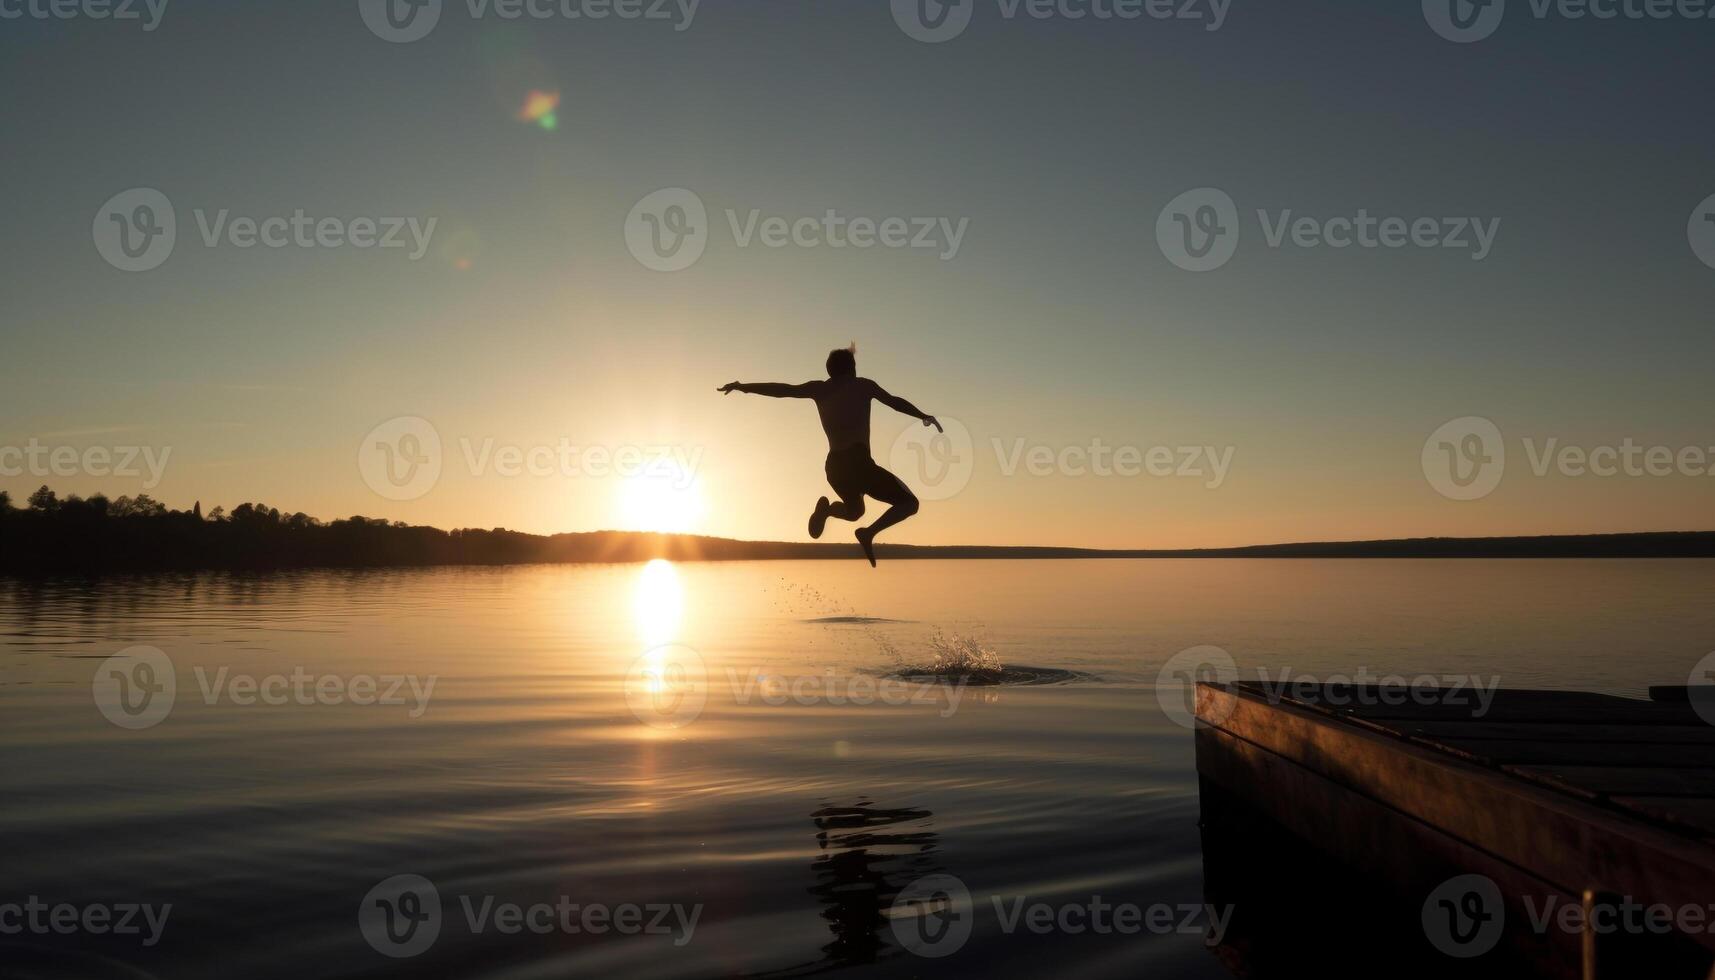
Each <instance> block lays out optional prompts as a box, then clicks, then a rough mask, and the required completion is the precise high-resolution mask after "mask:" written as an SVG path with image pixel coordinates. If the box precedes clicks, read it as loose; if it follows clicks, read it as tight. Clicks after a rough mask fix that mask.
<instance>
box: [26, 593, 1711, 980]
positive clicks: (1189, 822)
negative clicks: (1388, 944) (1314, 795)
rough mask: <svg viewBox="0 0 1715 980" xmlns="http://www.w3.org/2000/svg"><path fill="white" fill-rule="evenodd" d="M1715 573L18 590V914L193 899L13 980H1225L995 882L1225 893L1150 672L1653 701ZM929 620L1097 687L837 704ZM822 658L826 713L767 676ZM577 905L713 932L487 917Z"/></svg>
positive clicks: (59, 951)
mask: <svg viewBox="0 0 1715 980" xmlns="http://www.w3.org/2000/svg"><path fill="white" fill-rule="evenodd" d="M1712 573H1715V563H1711V562H1704V561H1555V562H1539V561H1436V562H1417V561H1335V562H1326V561H1323V562H1318V561H1220V560H1204V561H1139V562H1121V561H1099V562H1051V563H1042V562H896V563H891V564H887V565H884V566H883V568H882V569H880V570H878V571H872V570H871V569H869V568H867V567H865V566H863V565H861V564H859V563H856V562H853V563H849V564H847V563H835V562H805V563H779V562H775V563H745V564H706V565H696V564H692V565H679V566H671V565H665V564H660V563H657V564H653V565H650V566H636V565H629V566H529V567H513V568H500V569H466V568H460V569H430V570H412V571H385V572H361V573H357V572H307V573H294V574H282V575H272V576H262V577H239V576H226V575H204V576H188V577H172V578H148V579H123V580H107V581H105V582H102V583H100V584H89V583H75V582H55V583H32V584H26V583H18V582H0V712H3V716H4V719H5V725H4V728H3V729H0V766H3V767H4V772H5V788H6V792H5V794H4V798H3V802H0V835H3V838H4V840H5V842H6V852H7V855H6V873H5V875H4V879H3V881H0V889H3V893H0V904H3V903H6V902H23V901H25V900H26V899H28V898H29V897H30V896H36V897H38V898H39V899H40V900H42V901H44V902H48V903H50V904H55V903H72V904H74V905H77V906H80V907H87V906H89V905H91V904H95V903H106V904H112V905H120V904H125V903H146V904H151V905H154V906H157V907H159V906H161V905H165V904H167V903H171V906H172V909H171V912H170V913H169V916H168V918H167V920H166V922H165V924H164V926H163V927H162V928H161V930H160V934H159V941H158V942H157V943H155V944H154V945H153V946H144V945H143V944H142V942H141V939H140V938H139V937H135V936H128V937H119V936H91V935H87V934H74V935H56V934H52V933H51V932H50V933H49V934H46V935H42V934H33V933H30V932H28V931H26V932H25V933H23V934H20V935H11V936H0V951H3V952H0V975H4V974H7V972H8V971H11V972H12V973H14V974H16V975H36V971H38V970H40V971H42V972H44V973H46V974H47V975H79V976H146V975H147V976H160V977H226V976H241V975H254V976H294V977H300V976H306V975H309V976H330V977H343V976H391V975H400V976H403V975H441V976H448V975H470V976H485V977H507V978H529V977H564V976H582V975H590V974H596V973H610V974H613V975H622V976H662V977H668V976H727V975H764V976H794V975H804V974H809V973H816V972H821V971H824V970H830V969H845V970H847V972H848V973H849V974H851V975H871V974H873V975H887V976H894V975H898V976H911V975H922V974H926V973H930V972H934V971H936V970H938V969H941V968H943V967H956V968H958V969H959V970H960V972H971V971H978V970H982V971H987V972H991V973H1007V974H1010V975H1050V974H1067V973H1071V972H1073V971H1076V972H1077V973H1078V974H1080V975H1088V976H1127V977H1133V976H1139V975H1149V976H1163V977H1218V976H1226V973H1225V972H1224V970H1222V969H1221V968H1220V967H1219V966H1218V964H1217V963H1216V961H1215V959H1214V957H1212V956H1211V955H1210V954H1209V952H1208V951H1207V950H1206V949H1205V947H1204V940H1203V937H1202V935H1201V934H1197V933H1191V932H1187V933H1169V934H1166V935H1114V934H1108V935H1101V934H1093V933H1089V932H1085V933H1082V934H1070V933H1068V932H1066V931H1063V930H1056V931H1053V932H1050V933H1047V934H1036V933H1034V932H1031V931H1030V930H1028V929H1026V928H1024V927H1022V926H1020V927H1017V928H1014V929H1012V930H1011V931H1008V930H1007V929H1006V928H1005V927H1004V923H1003V922H1002V921H1001V919H1002V918H1003V917H1002V916H1001V915H1000V914H999V913H998V912H997V911H996V908H995V906H994V900H995V899H999V900H1001V902H1002V903H1003V907H1004V908H1007V909H1012V908H1016V907H1017V905H1016V903H1017V901H1018V900H1019V899H1025V900H1026V901H1027V902H1029V903H1037V902H1041V903H1047V904H1050V905H1053V906H1055V907H1057V908H1058V907H1061V906H1065V905H1069V904H1073V905H1083V906H1086V907H1087V906H1088V905H1089V904H1090V903H1091V901H1092V899H1093V898H1094V897H1095V896H1100V899H1101V901H1102V902H1103V903H1105V904H1108V905H1120V904H1125V903H1132V904H1136V905H1139V906H1149V905H1157V904H1170V905H1180V904H1195V903H1199V902H1201V901H1202V892H1201V868H1202V864H1201V860H1202V859H1201V854H1200V850H1199V837H1198V831H1197V826H1196V821H1197V814H1198V805H1197V783H1196V776H1195V769H1194V764H1193V756H1192V748H1191V737H1190V733H1189V731H1188V730H1186V729H1185V728H1183V727H1181V726H1180V725H1178V724H1177V723H1175V722H1174V721H1173V720H1172V719H1171V717H1170V716H1169V714H1168V713H1167V712H1165V711H1164V710H1163V708H1162V706H1161V701H1160V699H1159V698H1158V691H1157V688H1156V680H1157V672H1158V670H1159V669H1160V667H1161V665H1162V664H1163V662H1164V661H1165V660H1166V659H1167V658H1168V657H1169V656H1171V655H1173V654H1174V653H1177V652H1178V651H1180V650H1183V649H1186V648H1188V647H1193V646H1200V645H1215V646H1219V647H1221V648H1223V649H1225V650H1227V651H1228V652H1230V653H1231V655H1232V656H1233V658H1234V659H1235V660H1236V661H1237V662H1238V664H1239V665H1240V666H1241V669H1242V670H1243V671H1245V672H1246V674H1247V676H1255V671H1256V670H1258V669H1264V670H1268V671H1270V672H1271V676H1277V675H1278V673H1279V671H1281V670H1283V669H1284V670H1288V671H1289V672H1290V673H1292V674H1294V675H1297V674H1307V675H1312V676H1328V675H1331V674H1350V673H1353V672H1355V671H1357V670H1358V669H1360V668H1363V669H1366V670H1368V671H1370V672H1371V673H1389V672H1392V673H1398V674H1402V675H1407V676H1411V675H1417V674H1434V675H1468V674H1476V675H1481V676H1484V677H1488V676H1491V675H1494V676H1498V677H1499V678H1500V680H1501V681H1502V683H1503V684H1504V685H1505V686H1511V687H1560V688H1573V689H1586V690H1603V691H1610V692H1614V693H1620V694H1629V695H1638V696H1641V695H1642V694H1643V691H1644V688H1645V687H1646V686H1647V685H1648V684H1651V683H1675V684H1678V683H1685V680H1686V676H1687V673H1688V671H1689V670H1690V669H1691V666H1692V665H1693V664H1695V663H1696V661H1697V660H1698V659H1699V658H1700V657H1702V656H1703V655H1704V654H1706V653H1708V652H1709V651H1710V650H1711V649H1715V603H1711V602H1710V601H1709V592H1710V584H1711V582H1712V581H1715V575H1712ZM937 631H940V632H941V633H943V634H944V635H950V636H959V637H966V638H972V637H974V638H978V639H980V640H981V641H982V642H984V643H986V645H987V646H989V647H990V648H992V649H993V650H995V651H997V652H998V653H999V655H1000V656H1001V658H1002V659H1003V660H1004V661H1005V662H1007V663H1009V664H1017V665H1031V666H1039V667H1052V668H1060V669H1064V670H1070V671H1075V672H1077V674H1076V675H1075V677H1074V678H1073V679H1072V680H1071V681H1070V682H1066V683H1058V684H1048V685H1040V686H1001V687H991V688H987V689H982V690H977V689H966V690H964V691H962V692H957V693H958V696H957V698H956V700H955V699H954V698H952V697H949V696H947V694H946V693H945V691H940V692H932V693H935V696H934V697H919V698H916V699H915V703H911V702H908V703H904V704H886V703H867V704H854V703H847V701H848V700H850V699H838V703H831V699H829V698H826V697H818V696H817V692H828V691H832V692H835V693H838V692H841V691H846V692H849V693H850V694H851V696H852V699H856V700H865V698H864V697H863V695H864V694H865V693H866V692H868V691H871V690H874V686H873V684H874V678H875V676H876V675H878V674H881V673H884V672H886V671H887V670H889V669H891V668H892V667H894V666H896V665H897V663H898V662H899V661H900V660H901V659H902V658H903V659H904V660H907V661H921V660H925V659H927V658H928V656H929V652H930V648H931V637H932V635H933V634H934V633H936V632H937ZM140 644H141V645H148V646H153V647H156V648H159V649H160V650H162V651H164V652H165V654H166V655H167V656H168V657H169V658H170V660H171V664H172V667H173V669H174V677H175V682H176V686H175V690H176V696H175V697H174V699H173V702H172V708H171V711H170V712H169V713H168V714H167V715H166V716H165V717H164V718H162V719H161V720H160V721H159V723H158V724H154V725H153V726H152V727H148V728H142V729H137V730H130V729H126V728H122V727H120V726H118V725H116V724H113V723H111V722H110V721H109V720H108V719H107V718H106V717H104V715H103V713H102V712H101V711H100V710H98V707H97V703H96V696H95V695H94V694H92V690H93V687H92V684H93V682H94V681H95V680H96V679H97V674H98V670H99V669H105V667H109V666H111V664H109V663H108V661H107V658H108V657H110V656H111V655H113V654H115V653H116V652H118V651H120V650H121V649H125V648H129V647H132V646H134V645H140ZM663 644H678V645H682V647H689V648H692V649H694V650H695V651H697V652H698V653H699V654H700V657H701V659H702V661H703V663H704V665H705V667H706V675H704V676H706V685H704V686H701V687H699V686H698V685H697V684H696V683H695V680H696V679H695V678H687V677H685V676H681V675H678V674H669V673H667V672H665V671H660V670H655V671H654V672H653V673H644V674H641V675H640V674H639V673H638V670H639V669H642V670H644V671H650V670H652V669H653V668H652V666H651V665H652V664H653V665H654V667H661V666H662V663H663V662H656V661H651V660H650V659H649V657H647V656H645V653H646V651H648V650H651V649H653V648H657V647H660V646H661V645H663ZM676 649H677V648H676ZM658 656H659V655H658ZM681 656H682V654H680V653H674V654H672V658H679V657H681ZM640 657H642V658H643V659H642V660H640V659H639V658H640ZM673 662H674V663H677V662H678V660H677V659H674V660H673ZM298 669H301V672H302V674H303V675H305V676H307V677H311V678H328V679H330V680H328V681H326V682H327V683H331V684H334V685H336V686H344V685H352V687H351V690H352V691H353V692H355V693H363V690H362V688H361V687H359V686H358V685H359V684H360V683H361V680H362V679H364V678H374V679H376V682H377V683H378V684H379V685H380V692H381V693H386V692H387V688H388V687H389V686H390V685H391V684H392V683H393V681H392V680H391V679H392V678H395V677H399V678H405V680H402V681H400V682H399V683H400V685H401V686H400V691H399V700H401V701H402V702H403V703H399V704H365V705H356V704H351V703H337V704H336V703H316V699H315V698H314V696H313V694H312V695H311V696H310V697H308V698H307V700H308V701H309V703H298V702H299V699H298V698H296V697H293V696H290V695H288V696H287V697H286V703H283V704H265V703H245V702H247V701H251V700H253V699H252V698H251V697H249V696H248V694H249V692H248V690H247V688H246V687H245V681H244V680H243V679H246V678H249V679H255V680H257V681H264V680H266V679H267V678H269V677H273V676H285V677H288V678H289V677H290V676H291V675H292V674H293V672H294V670H298ZM628 676H630V677H631V679H632V683H631V684H630V686H629V687H628V683H627V678H628ZM639 676H642V677H644V678H645V679H646V680H645V688H644V689H643V690H644V694H645V695H647V696H650V697H654V696H657V695H658V696H659V697H660V698H661V699H662V700H656V701H651V702H649V704H652V705H653V706H654V708H655V709H656V710H657V711H671V712H673V713H672V714H671V716H670V717H671V720H673V721H679V720H683V719H684V718H686V717H688V716H689V715H690V714H691V711H690V708H691V707H693V706H694V704H687V703H686V702H683V701H680V700H677V697H678V695H680V694H685V693H687V692H689V693H690V694H692V695H699V696H701V697H702V698H704V699H705V700H704V704H703V706H702V708H701V711H700V713H697V714H695V716H694V718H691V719H690V720H689V721H688V723H686V724H684V725H683V726H682V727H678V728H667V727H657V726H655V725H651V724H645V723H643V721H640V718H643V719H644V720H649V719H648V718H646V717H644V716H645V715H647V714H648V712H647V711H644V712H642V713H641V714H640V713H639V712H636V711H634V710H632V707H633V705H634V704H635V703H636V701H637V697H636V696H637V695H638V691H639V689H638V687H637V678H638V677H639ZM133 677H135V675H133ZM767 678H782V679H785V680H783V681H782V680H767ZM145 679H146V678H145ZM235 679H236V680H237V684H238V686H237V687H233V686H231V685H232V684H233V682H234V680H235ZM793 679H796V683H797V684H798V688H797V690H798V691H799V692H800V696H799V697H796V698H794V697H791V696H784V697H782V696H771V697H769V698H764V696H763V695H764V694H770V695H773V694H778V693H781V692H785V693H788V694H789V693H790V691H791V690H792V688H791V685H792V683H794V680H793ZM413 680H414V681H415V684H416V687H415V688H413V687H412V686H411V681H413ZM854 680H855V681H856V683H855V685H854ZM431 681H432V684H433V686H432V687H428V686H427V685H428V684H429V683H431ZM216 683H219V684H221V685H222V686H221V687H220V688H219V690H218V691H216V692H215V693H214V695H213V696H212V702H211V701H210V697H209V696H208V695H206V694H205V688H206V687H209V686H210V685H213V684H216ZM866 683H867V684H868V685H869V686H865V685H866ZM783 684H784V685H785V686H784V687H783V686H781V685H783ZM648 685H654V686H653V687H650V686H648ZM311 690H312V692H313V690H314V688H313V686H312V688H311ZM628 690H629V692H630V693H631V694H632V696H633V697H632V698H631V699H630V700H628V696H627V695H628ZM279 691H280V689H278V688H276V693H278V692H279ZM1165 693H1166V694H1168V695H1170V696H1171V695H1174V694H1175V693H1176V692H1174V691H1172V690H1168V691H1167V692H1165ZM1169 700H1170V701H1171V697H1170V698H1169ZM771 702H783V703H771ZM657 720H659V719H657ZM932 874H944V875H952V876H955V877H956V878H957V879H958V880H960V881H962V882H963V883H964V884H965V885H966V886H967V887H968V888H969V890H970V892H971V894H972V895H973V901H974V905H975V907H974V910H973V915H972V920H973V921H974V932H973V934H972V935H971V937H970V939H969V941H968V942H966V943H965V944H964V946H963V947H962V948H960V949H958V951H957V952H956V953H954V954H953V955H952V956H951V957H950V958H948V959H945V960H940V961H933V960H928V959H923V958H920V957H918V956H916V955H914V954H913V953H911V952H909V951H907V950H905V949H902V948H901V945H900V942H899V940H898V937H897V935H896V933H895V932H894V930H893V928H892V926H891V922H892V921H893V920H892V919H891V918H890V917H889V906H890V905H891V902H892V899H893V897H894V896H895V895H896V894H897V893H898V892H899V891H900V890H901V889H903V888H906V887H907V886H909V885H911V883H912V882H914V881H916V880H918V879H919V878H921V877H922V876H925V875H932ZM396 875H417V876H421V878H423V879H426V880H427V881H429V882H431V883H432V884H433V886H434V888H435V890H436V892H437V893H438V895H439V898H440V905H441V908H442V910H443V911H442V915H441V917H440V920H439V922H438V931H437V932H435V934H434V937H433V941H432V943H430V944H428V945H427V947H426V948H425V949H423V951H422V952H420V953H418V954H417V955H415V956H412V957H406V958H392V957H389V956H384V955H382V954H381V953H380V952H378V951H377V950H376V949H375V948H374V947H373V945H372V944H371V942H370V941H369V940H368V939H367V938H366V936H365V933H364V930H363V929H362V928H360V920H359V913H360V909H362V908H363V907H364V905H365V902H366V899H371V900H372V899H373V896H371V895H370V891H371V889H372V888H374V887H375V886H376V885H377V884H378V883H379V882H382V881H383V880H385V879H389V878H391V877H392V876H396ZM391 895H392V893H387V895H386V896H384V898H389V897H391ZM563 902H570V903H577V904H579V905H589V904H601V905H605V906H610V907H611V906H624V905H636V906H645V907H647V908H645V909H644V911H643V912H641V913H639V914H640V915H641V916H642V917H643V918H644V919H645V920H647V919H650V918H653V917H654V915H655V912H654V908H655V907H661V908H666V907H670V906H675V907H677V909H678V912H679V914H683V913H685V912H688V911H690V910H692V909H695V910H696V920H695V924H694V928H692V929H687V928H685V927H684V926H682V925H680V924H678V922H680V921H682V920H675V919H672V918H667V919H666V920H665V922H664V923H663V924H664V926H666V927H667V928H668V931H667V932H665V933H656V932H645V933H643V934H634V935H621V934H618V933H615V932H606V933H601V934H590V933H587V932H568V931H566V930H564V929H560V928H545V929H544V931H542V932H535V931H531V930H530V929H529V928H527V927H526V928H524V929H522V930H520V931H517V932H514V933H507V932H503V931H501V930H500V929H499V928H498V927H497V920H495V919H494V918H493V917H492V914H490V915H489V916H488V917H486V918H484V919H483V920H482V921H481V922H480V923H479V924H478V925H477V927H474V928H473V924H472V922H471V921H470V919H471V916H470V915H469V914H467V907H468V908H469V909H472V910H475V911H476V912H477V913H481V912H482V911H483V909H484V908H485V906H486V908H487V909H489V911H490V913H492V911H493V909H495V908H497V907H501V906H504V905H506V904H508V903H513V904H517V905H519V906H531V905H535V904H547V905H550V906H553V905H555V904H556V903H563ZM578 914H579V913H574V922H575V921H576V916H577V915H578ZM399 921H400V922H404V921H405V920H402V919H401V920H399Z"/></svg>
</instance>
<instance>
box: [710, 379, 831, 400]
mask: <svg viewBox="0 0 1715 980" xmlns="http://www.w3.org/2000/svg"><path fill="white" fill-rule="evenodd" d="M717 390H718V391H719V392H720V393H721V394H723V395H727V394H731V393H732V392H735V391H738V392H743V393H744V394H746V395H767V396H768V397H769V398H813V397H815V393H816V382H814V381H806V382H804V383H803V384H801V385H789V384H781V383H779V382H775V381H757V382H750V383H748V384H747V383H745V382H743V381H734V382H732V383H731V384H725V385H722V386H721V387H720V388H718V389H717Z"/></svg>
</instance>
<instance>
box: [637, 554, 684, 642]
mask: <svg viewBox="0 0 1715 980" xmlns="http://www.w3.org/2000/svg"><path fill="white" fill-rule="evenodd" d="M631 611H632V615H633V616H634V617H636V620H637V635H638V637H639V638H641V639H642V640H643V646H644V648H645V649H653V648H655V647H658V646H661V645H662V644H664V643H671V642H672V641H674V640H676V639H679V625H680V623H681V622H682V621H683V620H684V618H685V587H684V585H683V584H682V583H681V582H680V581H679V570H678V569H677V568H675V567H674V566H673V563H672V562H670V561H667V560H666V559H663V558H657V559H655V560H653V561H651V562H650V563H649V564H647V565H644V566H643V570H642V571H641V572H639V573H638V574H637V586H636V588H635V590H634V591H633V593H632V599H631Z"/></svg>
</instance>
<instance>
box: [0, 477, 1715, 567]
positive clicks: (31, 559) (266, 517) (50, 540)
mask: <svg viewBox="0 0 1715 980" xmlns="http://www.w3.org/2000/svg"><path fill="white" fill-rule="evenodd" d="M44 489H45V488H44ZM38 498H39V499H38ZM3 500H4V498H0V501H3ZM877 553H878V556H879V557H880V558H883V559H887V560H892V561H912V560H927V559H941V560H946V559H955V560H982V559H990V560H994V559H1038V560H1074V559H1098V560H1099V559H1145V558H1275V559H1282V558H1715V531H1648V532H1630V533H1621V534H1558V535H1538V536H1530V537H1488V538H1394V539H1384V540H1372V541H1317V542H1299V543H1289V544H1267V545H1249V546H1243V547H1232V548H1124V549H1104V548H1063V547H1051V546H1050V547H1041V546H1006V545H906V544H885V543H884V544H881V545H878V547H877ZM858 556H859V552H858V548H857V544H856V543H855V542H853V541H851V540H850V539H849V538H843V537H842V538H841V539H839V540H837V541H830V542H808V541H804V542H789V541H739V540H734V539H731V538H713V537H703V536H698V535H683V534H659V533H652V532H644V531H590V532H579V533H569V534H553V535H537V534H524V533H520V532H517V531H508V530H505V529H503V528H496V529H493V530H481V529H458V530H453V531H443V530H441V529H439V528H432V527H413V526H409V525H405V524H402V523H389V522H387V521H385V520H381V519H377V518H365V517H350V518H344V519H341V520H336V521H332V522H327V523H324V522H322V521H320V520H317V519H315V518H312V517H308V516H307V515H304V514H302V513H298V514H282V513H281V512H280V511H279V510H277V509H274V508H271V507H267V506H264V505H260V504H241V505H239V506H238V507H236V508H234V509H233V511H232V512H231V513H230V514H228V513H225V512H224V511H223V510H221V509H218V508H217V509H216V510H214V511H212V512H211V513H210V514H209V515H208V516H206V517H205V516H204V515H203V513H202V510H201V507H200V505H199V506H198V507H196V508H194V509H192V510H190V511H172V510H168V509H167V508H166V507H164V506H162V505H161V504H159V503H157V502H155V501H152V500H149V499H148V498H147V497H139V498H136V499H128V498H124V497H121V498H118V499H117V500H113V501H109V500H107V499H106V498H103V497H94V498H91V499H89V500H82V499H79V498H76V497H68V498H66V499H65V500H58V499H53V500H49V499H47V498H45V497H41V496H40V495H39V494H38V495H34V496H33V497H32V503H31V506H30V507H29V508H28V509H19V508H15V507H11V506H0V574H6V575H15V576H31V575H42V574H58V573H80V572H107V571H203V570H208V571H221V570H231V571H260V570H271V569H288V568H393V567H427V566H441V565H523V564H615V563H634V562H642V561H649V560H651V559H655V558H665V559H668V560H671V561H685V562H690V561H793V560H799V561H805V560H809V561H820V560H827V561H855V560H857V559H858Z"/></svg>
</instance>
